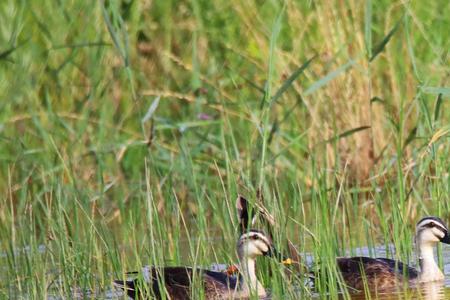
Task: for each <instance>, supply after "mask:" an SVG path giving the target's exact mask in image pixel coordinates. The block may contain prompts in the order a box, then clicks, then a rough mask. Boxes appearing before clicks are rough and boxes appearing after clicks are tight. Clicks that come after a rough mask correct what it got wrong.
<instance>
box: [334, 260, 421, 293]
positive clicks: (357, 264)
mask: <svg viewBox="0 0 450 300" xmlns="http://www.w3.org/2000/svg"><path fill="white" fill-rule="evenodd" d="M336 263H337V267H338V269H339V270H340V271H341V274H342V278H343V279H344V281H345V283H346V285H347V286H349V287H351V288H352V289H356V290H364V288H365V287H367V288H369V289H370V290H382V289H388V288H392V287H394V286H397V285H399V284H402V282H405V281H408V282H414V281H416V280H417V278H418V275H419V272H418V271H417V270H416V269H414V268H412V267H410V266H408V265H405V264H403V263H402V262H399V261H395V260H393V259H388V258H371V257H363V256H360V257H351V258H337V260H336Z"/></svg>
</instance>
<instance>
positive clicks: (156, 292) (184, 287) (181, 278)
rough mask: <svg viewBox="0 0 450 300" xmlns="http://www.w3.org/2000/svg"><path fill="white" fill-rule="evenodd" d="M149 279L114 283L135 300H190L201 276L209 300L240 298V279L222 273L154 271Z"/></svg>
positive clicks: (173, 269)
mask: <svg viewBox="0 0 450 300" xmlns="http://www.w3.org/2000/svg"><path fill="white" fill-rule="evenodd" d="M146 275H147V276H145V277H146V278H144V277H142V278H136V279H132V280H127V281H121V280H115V281H114V284H115V285H116V286H118V287H120V288H122V289H123V290H125V291H126V293H127V295H128V296H129V297H130V298H132V299H165V298H167V296H169V297H170V299H172V300H181V299H191V294H192V282H193V280H195V279H194V278H195V277H197V278H198V277H199V276H200V277H201V278H202V280H201V281H202V283H201V284H202V288H203V289H204V294H205V295H208V299H217V300H219V299H229V298H231V297H232V296H233V294H235V293H236V296H239V295H238V294H239V292H238V290H239V289H240V287H239V285H240V280H239V278H238V277H236V276H229V275H227V274H225V273H222V272H214V271H209V270H204V269H193V268H190V267H165V268H157V267H152V268H149V269H148V270H147V274H146Z"/></svg>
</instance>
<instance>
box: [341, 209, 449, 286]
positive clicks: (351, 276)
mask: <svg viewBox="0 0 450 300" xmlns="http://www.w3.org/2000/svg"><path fill="white" fill-rule="evenodd" d="M415 241H416V253H417V255H418V257H419V266H420V269H419V270H416V269H414V268H412V267H410V266H408V265H406V264H403V263H401V262H399V261H396V260H393V259H388V258H370V257H350V258H345V257H342V258H337V260H336V264H337V267H338V269H339V270H340V271H341V274H342V277H343V279H344V281H345V283H346V284H347V286H348V287H350V288H352V289H356V290H364V289H365V288H368V289H370V290H380V289H389V288H393V287H395V286H398V285H402V284H405V283H407V284H415V283H424V282H433V281H442V280H444V279H445V276H444V274H443V273H442V271H441V270H440V269H439V267H438V265H437V263H436V261H435V259H434V248H435V246H436V245H437V244H438V243H439V242H441V243H444V244H450V235H449V230H448V228H447V226H446V225H445V224H444V222H443V221H442V220H441V219H439V218H437V217H425V218H422V219H421V220H420V221H419V222H418V223H417V225H416V234H415Z"/></svg>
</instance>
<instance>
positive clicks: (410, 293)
mask: <svg viewBox="0 0 450 300" xmlns="http://www.w3.org/2000/svg"><path fill="white" fill-rule="evenodd" d="M389 249H390V252H391V253H395V251H394V250H395V249H394V248H393V247H392V246H391V245H390V246H389ZM28 250H29V249H21V250H20V251H17V252H16V255H21V254H22V253H25V252H27V251H28ZM42 252H45V248H44V247H40V248H39V253H42ZM349 253H350V252H349ZM351 253H354V254H355V255H358V256H370V255H369V253H375V256H377V257H386V247H385V246H384V245H383V246H378V247H375V248H373V249H369V248H367V247H361V248H356V249H353V251H351ZM0 256H1V255H0ZM442 258H443V272H444V274H445V277H446V278H445V280H444V281H443V282H432V283H427V284H420V285H417V286H413V287H409V288H402V289H397V290H396V289H393V290H389V291H383V292H378V293H376V294H375V293H373V294H371V295H370V297H368V296H366V295H365V294H364V293H360V294H352V295H351V296H352V299H355V300H362V299H370V298H371V299H386V300H390V299H431V300H434V299H436V300H438V299H450V247H449V246H444V247H443V252H442ZM304 260H305V262H306V264H307V265H308V266H311V265H312V263H313V257H312V256H311V254H309V253H306V254H305V255H304ZM209 268H210V269H214V270H217V271H221V270H224V269H226V265H222V264H213V265H212V266H210V267H209ZM267 289H268V290H270V287H267ZM50 293H51V291H50ZM323 296H324V295H319V294H315V295H313V298H315V299H319V298H323ZM24 298H28V297H26V296H24ZM71 298H72V299H86V298H90V299H92V298H96V299H107V300H112V299H123V293H122V291H120V290H115V289H108V290H106V291H104V290H103V291H94V292H86V291H82V290H80V289H78V290H74V291H73V294H72V295H71ZM342 298H343V297H342ZM47 299H51V300H59V299H64V298H63V297H61V296H60V295H50V296H49V297H48V298H47Z"/></svg>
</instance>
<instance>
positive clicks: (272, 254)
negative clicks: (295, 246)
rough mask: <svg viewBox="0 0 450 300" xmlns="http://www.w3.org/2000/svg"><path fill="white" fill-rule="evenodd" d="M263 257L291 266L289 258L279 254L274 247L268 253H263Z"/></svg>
mask: <svg viewBox="0 0 450 300" xmlns="http://www.w3.org/2000/svg"><path fill="white" fill-rule="evenodd" d="M264 256H268V257H272V258H275V259H276V260H278V261H280V262H281V263H282V264H283V265H290V264H292V259H291V258H289V257H286V256H284V255H283V254H281V253H280V252H279V251H278V250H277V249H275V248H274V247H272V248H270V249H269V251H267V252H266V253H264Z"/></svg>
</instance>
